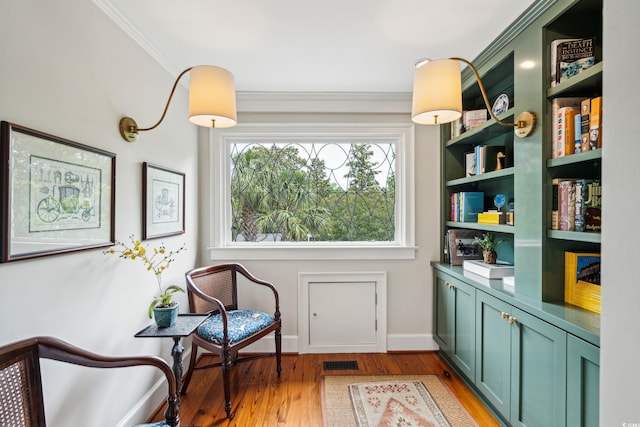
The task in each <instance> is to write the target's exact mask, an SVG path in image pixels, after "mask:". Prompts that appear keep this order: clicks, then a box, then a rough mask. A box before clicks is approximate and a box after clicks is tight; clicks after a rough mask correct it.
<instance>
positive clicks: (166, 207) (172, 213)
mask: <svg viewBox="0 0 640 427" xmlns="http://www.w3.org/2000/svg"><path fill="white" fill-rule="evenodd" d="M184 183H185V174H184V173H182V172H177V171H174V170H171V169H167V168H165V167H161V166H157V165H153V164H151V163H147V162H144V163H143V164H142V239H143V240H147V239H154V238H157V237H164V236H171V235H174V234H182V233H184V200H185V199H184V197H185V196H184Z"/></svg>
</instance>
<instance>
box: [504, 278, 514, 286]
mask: <svg viewBox="0 0 640 427" xmlns="http://www.w3.org/2000/svg"><path fill="white" fill-rule="evenodd" d="M502 284H503V285H505V286H511V287H515V286H516V278H515V276H504V277H503V278H502Z"/></svg>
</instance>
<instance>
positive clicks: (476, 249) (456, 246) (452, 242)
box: [447, 228, 482, 265]
mask: <svg viewBox="0 0 640 427" xmlns="http://www.w3.org/2000/svg"><path fill="white" fill-rule="evenodd" d="M447 235H448V237H449V247H448V252H449V264H451V265H462V262H463V261H464V260H472V259H482V248H481V247H480V245H478V244H476V243H473V240H474V238H475V237H482V231H480V230H465V229H460V228H450V229H449V230H448V231H447Z"/></svg>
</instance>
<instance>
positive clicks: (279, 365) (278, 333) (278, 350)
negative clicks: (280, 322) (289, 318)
mask: <svg viewBox="0 0 640 427" xmlns="http://www.w3.org/2000/svg"><path fill="white" fill-rule="evenodd" d="M281 355H282V333H281V331H280V329H277V330H276V371H277V372H278V378H280V372H282V363H281V361H282V357H281Z"/></svg>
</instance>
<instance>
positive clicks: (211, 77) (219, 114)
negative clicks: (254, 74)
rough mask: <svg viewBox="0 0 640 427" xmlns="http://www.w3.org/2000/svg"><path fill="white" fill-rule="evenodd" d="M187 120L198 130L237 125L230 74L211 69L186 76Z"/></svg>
mask: <svg viewBox="0 0 640 427" xmlns="http://www.w3.org/2000/svg"><path fill="white" fill-rule="evenodd" d="M189 120H190V121H191V122H192V123H195V124H196V125H198V126H205V127H214V128H228V127H232V126H235V125H236V123H237V122H238V116H237V112H236V90H235V85H234V82H233V74H231V73H230V72H229V71H227V70H225V69H224V68H220V67H214V66H212V65H200V66H197V67H193V68H192V69H191V71H190V73H189Z"/></svg>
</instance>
